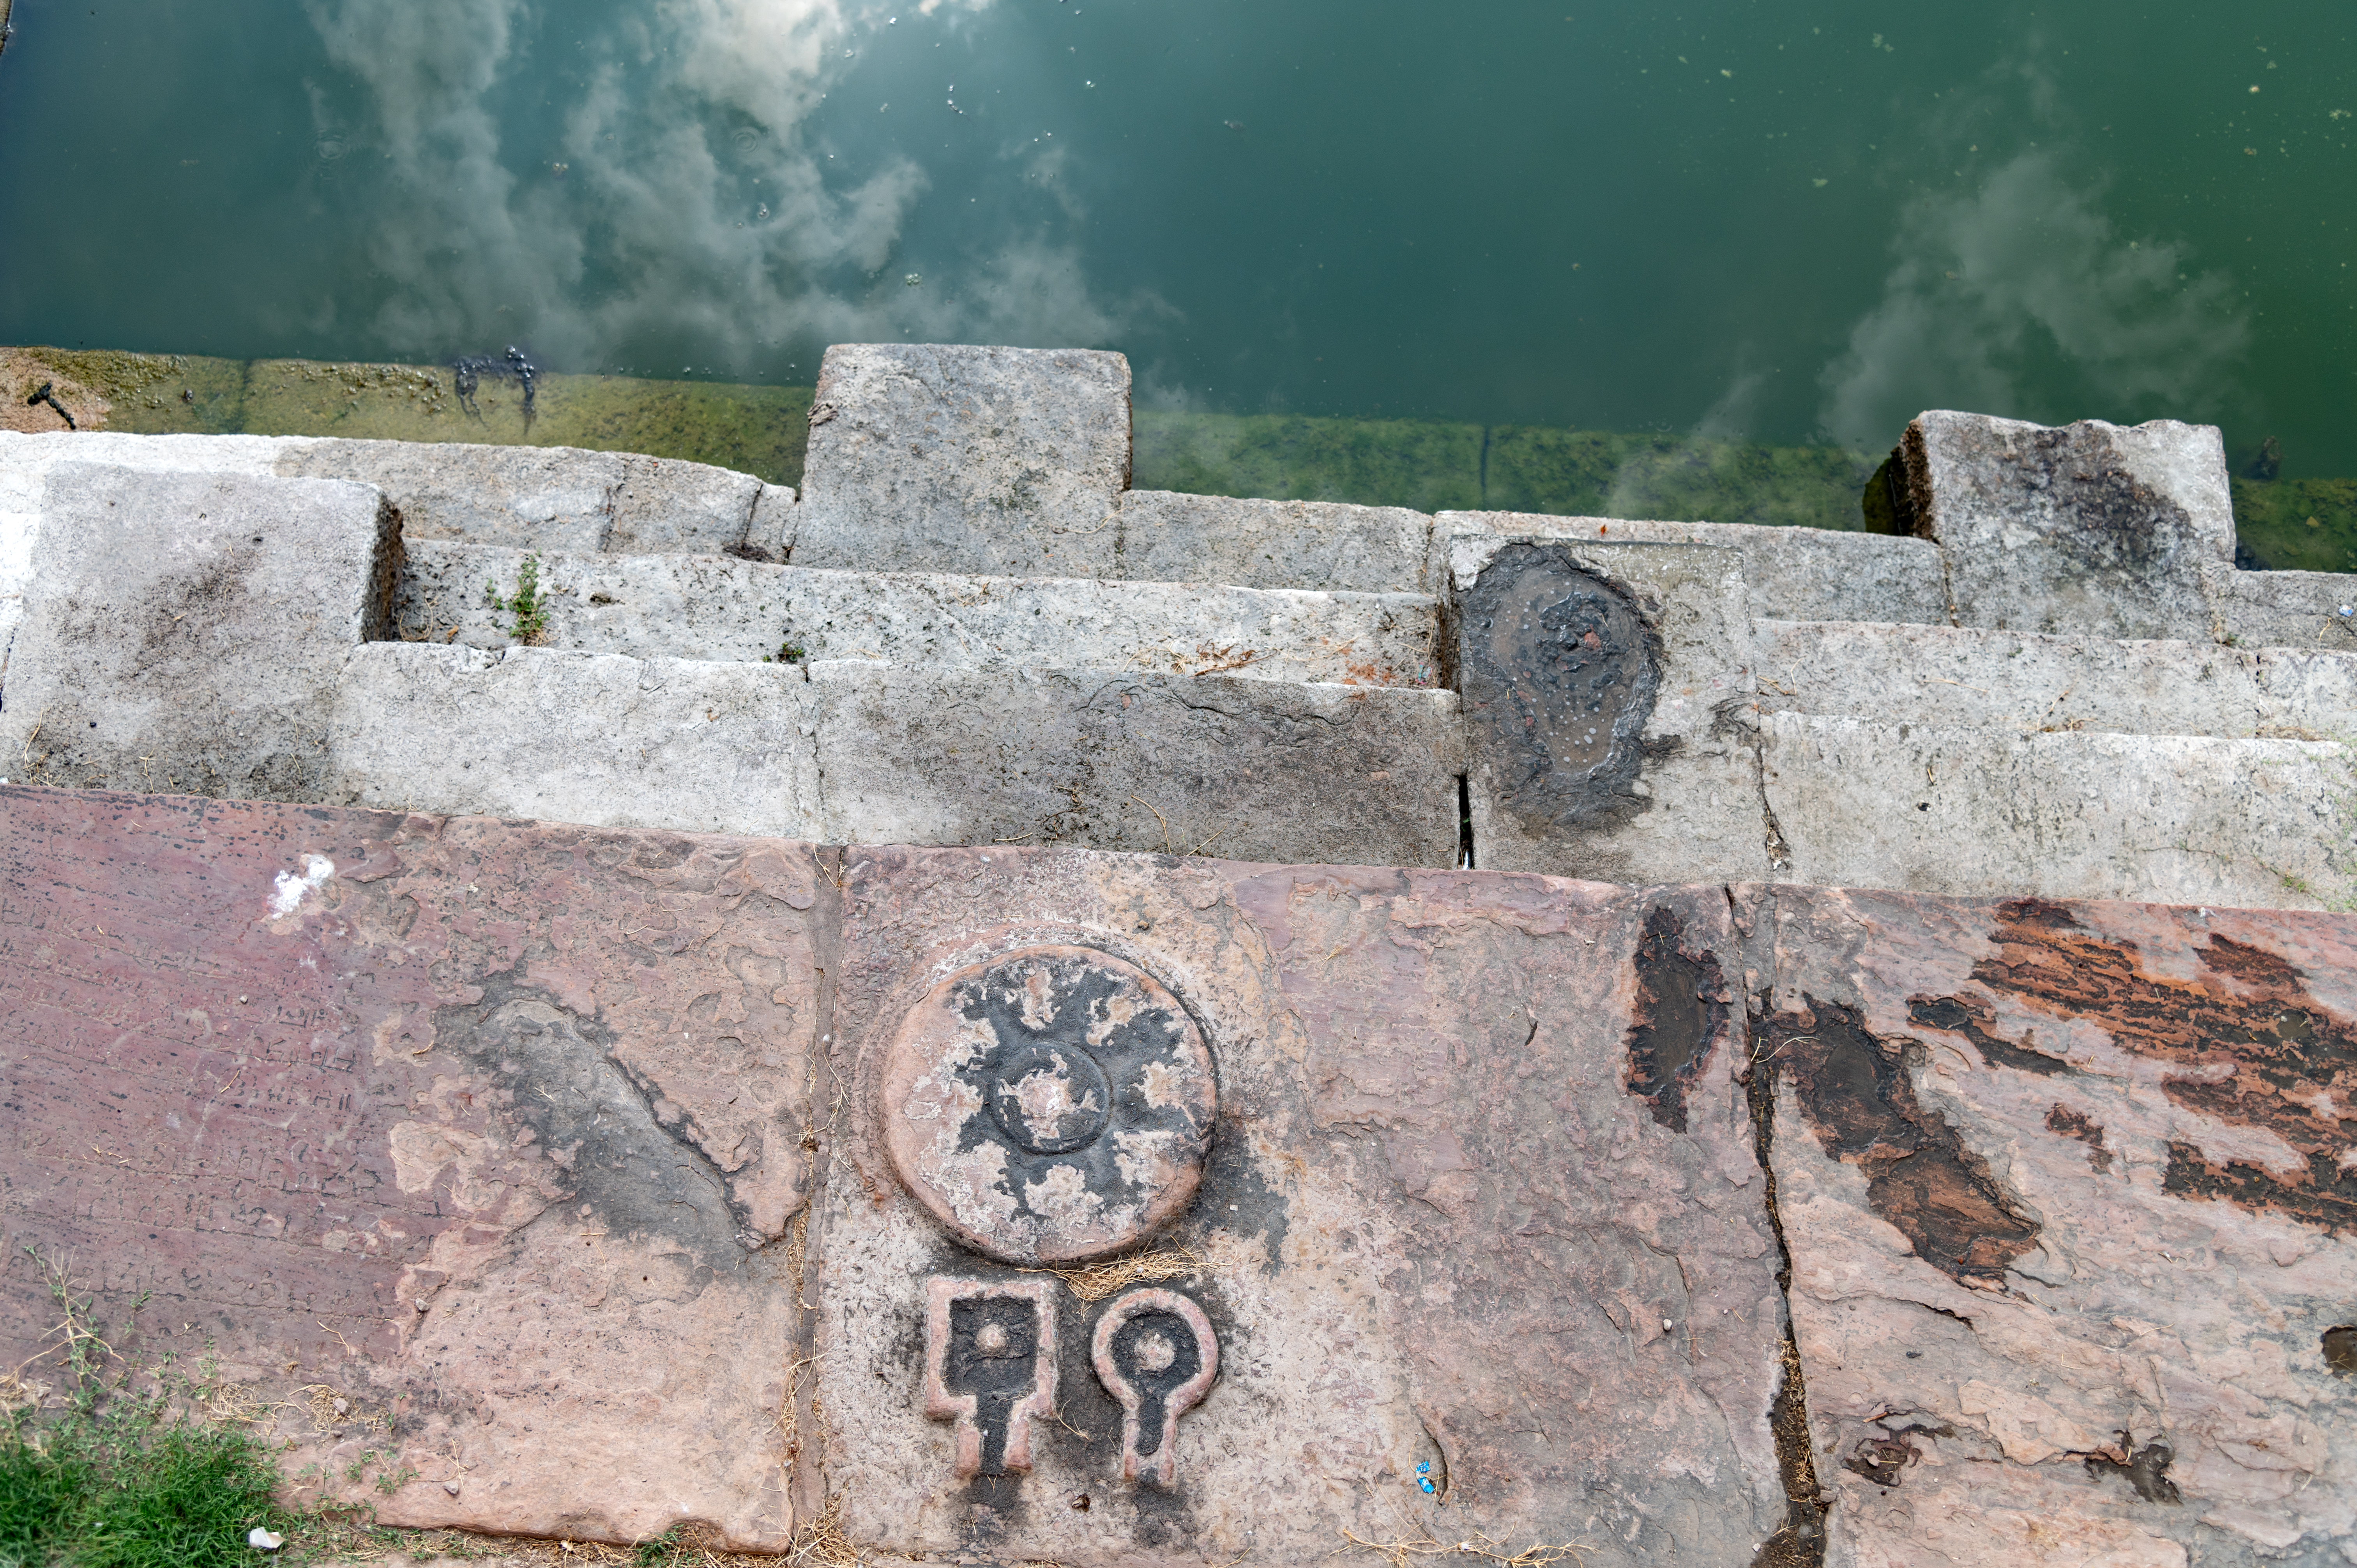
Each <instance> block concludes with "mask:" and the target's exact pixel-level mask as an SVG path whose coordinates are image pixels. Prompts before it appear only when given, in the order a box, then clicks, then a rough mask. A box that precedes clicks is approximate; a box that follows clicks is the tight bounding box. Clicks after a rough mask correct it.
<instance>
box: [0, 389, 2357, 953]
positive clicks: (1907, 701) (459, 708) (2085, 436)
mask: <svg viewBox="0 0 2357 1568" xmlns="http://www.w3.org/2000/svg"><path fill="white" fill-rule="evenodd" d="M1128 443H1129V380H1128V371H1127V366H1126V363H1125V361H1124V360H1122V359H1121V358H1120V357H1119V356H1118V355H1111V354H1101V353H1083V352H1045V351H1033V350H1019V349H963V348H939V347H925V346H909V347H895V346H850V347H838V348H836V349H833V350H831V351H830V352H829V354H828V356H827V360H826V365H825V368H824V371H823V374H822V379H821V381H820V384H819V387H818V392H817V398H816V402H815V403H814V404H813V410H812V413H811V430H810V440H809V449H808V454H807V457H806V463H805V468H804V489H803V491H802V494H800V495H799V496H797V495H796V494H795V493H794V492H793V491H791V490H790V489H784V488H782V487H777V486H769V485H764V484H762V483H761V482H760V481H759V480H757V479H754V478H749V477H748V476H744V475H739V474H733V473H729V472H727V471H726V470H721V469H716V468H710V467H703V466H700V465H696V464H692V463H682V462H676V461H663V460H657V459H653V458H643V457H632V456H618V455H612V454H604V453H592V452H583V451H574V450H570V449H565V448H516V447H469V446H415V445H408V444H404V443H396V442H356V441H341V440H325V439H316V438H298V437H286V438H270V437H259V436H136V435H108V434H95V435H0V643H5V653H0V773H5V776H6V777H9V778H12V779H15V780H16V782H20V783H22V782H27V781H32V782H44V783H55V784H61V785H71V786H76V787H97V786H104V787H111V788H117V789H142V790H158V791H179V792H188V793H197V794H207V795H215V796H221V797H225V798H246V799H277V800H296V801H313V802H322V803H333V804H352V805H362V806H371V807H381V808H395V809H406V810H414V811H426V812H431V813H436V814H441V813H472V814H489V815H502V816H533V817H542V818H549V819H556V820H563V821H569V822H580V823H585V824H592V825H603V826H629V827H645V828H657V829H670V830H679V831H688V830H694V831H721V832H756V833H762V834H770V835H775V836H780V837H787V838H797V839H803V840H811V841H817V842H826V843H911V844H985V845H987V844H997V843H1025V844H1035V845H1036V844H1050V843H1067V844H1078V845H1084V846H1088V847H1093V848H1102V849H1114V850H1131V851H1152V852H1158V853H1168V854H1209V855H1216V856H1219V857H1224V858H1234V859H1243V860H1257V861H1272V862H1291V863H1326V864H1359V865H1400V866H1449V865H1478V866H1480V867H1482V868H1485V869H1499V870H1523V871H1536V872H1544V873H1550V874H1555V875H1572V876H1580V877H1587V878H1592V879H1598V880H1605V881H1615V882H1620V883H1625V884H1663V883H1687V882H1797V883H1804V884H1812V885H1819V886H1878V887H1889V888H1897V889H1905V890H1913V891H1924V892H1937V893H1953V894H1962V895H1996V894H2014V895H2018V894H2034V895H2038V896H2041V897H2110V898H2135V899H2147V900H2162V901H2178V902H2185V903H2202V904H2216V905H2224V906H2236V905H2241V906H2257V907H2293V908H2299V907H2316V906H2319V905H2330V904H2333V903H2336V902H2339V901H2342V900H2345V899H2347V898H2349V897H2351V896H2352V894H2357V844H2352V837H2351V834H2352V823H2357V752H2352V749H2351V747H2350V746H2349V745H2348V743H2347V736H2348V734H2349V730H2350V725H2351V720H2350V717H2349V715H2351V714H2352V712H2357V705H2352V698H2357V631H2352V618H2350V617H2349V616H2346V615H2344V614H2342V613H2341V610H2342V608H2343V607H2344V604H2345V603H2346V600H2347V599H2348V597H2349V596H2351V595H2352V585H2351V580H2350V579H2347V578H2343V577H2339V576H2334V575H2324V574H2313V573H2271V572H2270V573H2263V572H2244V571H2238V570H2236V569H2235V567H2234V565H2233V524H2232V518H2231V515H2230V512H2229V507H2228V499H2227V489H2226V481H2225V471H2224V464H2223V459H2222V452H2221V449H2220V446H2219V442H2218V438H2217V434H2216V432H2215V431H2213V430H2210V429H2207V428H2198V427H2191V426H2186V425H2181V424H2173V423H2169V422H2159V423H2156V424H2147V425H2143V426H2138V427H2135V428H2133V429H2122V428H2118V427H2115V426H2110V425H2105V424H2080V425H2072V426H2069V427H2065V428H2062V429H2044V428H2040V427H2036V426H2030V425H2024V424H2013V423H2010V422H2007V421H2000V420H1994V419H1986V418H1980V417H1977V416H1972V415H1965V414H1955V413H1928V414H1925V415H1924V416H1923V417H1922V418H1921V419H1920V420H1918V421H1917V422H1916V423H1915V424H1913V425H1912V426H1910V429H1909V432H1908V436H1907V440H1906V442H1905V444H1904V446H1903V447H1902V449H1901V452H1900V461H1899V463H1898V465H1897V468H1898V470H1899V471H1900V472H1901V473H1903V475H1904V477H1905V484H1904V486H1903V487H1901V488H1902V489H1903V490H1904V496H1903V498H1901V499H1902V500H1903V505H1901V506H1900V508H1899V509H1898V510H1899V511H1900V515H1901V519H1902V521H1903V522H1904V523H1905V525H1906V526H1908V527H1909V528H1910V530H1911V531H1912V532H1911V533H1910V534H1909V535H1906V536H1895V535H1878V534H1867V533H1844V532H1829V531H1823V530H1815V529H1803V528H1789V529H1780V528H1759V527H1749V526H1744V525H1731V524H1712V523H1707V522H1640V521H1618V520H1599V519H1592V518H1565V517H1543V516H1532V515H1522V514H1512V513H1480V512H1446V511H1444V512H1440V513H1438V514H1437V515H1431V516H1427V515H1426V514H1422V513H1418V512H1414V511H1407V510H1400V509H1396V508H1366V507H1351V506H1341V505H1332V504H1324V503H1309V502H1297V501H1261V500H1244V499H1229V498H1221V497H1205V496H1189V495H1180V494H1174V493H1170V492H1159V491H1135V490H1131V489H1127V482H1128V477H1129V445H1128ZM527 570H529V571H530V572H532V573H533V574H534V575H536V576H537V581H538V585H539V593H540V613H539V616H538V621H539V625H538V626H537V628H529V629H532V633H533V634H532V635H531V636H529V637H527V638H522V639H520V638H519V637H518V636H517V635H516V633H517V631H518V629H519V621H518V618H517V613H516V611H515V609H514V607H513V604H512V601H513V597H514V596H515V594H516V593H517V591H518V588H519V586H520V585H521V584H522V581H523V579H524V576H525V575H526V573H527Z"/></svg>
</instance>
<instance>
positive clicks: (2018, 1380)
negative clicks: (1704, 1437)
mask: <svg viewBox="0 0 2357 1568" xmlns="http://www.w3.org/2000/svg"><path fill="white" fill-rule="evenodd" d="M1742 902H1743V903H1744V904H1745V905H1746V907H1747V911H1748V915H1747V918H1748V919H1749V922H1750V923H1751V924H1752V925H1753V927H1754V929H1755V930H1756V931H1758V932H1759V933H1760V935H1761V936H1762V937H1763V938H1765V937H1766V936H1767V935H1768V934H1769V933H1770V932H1772V943H1773V950H1774V956H1773V964H1774V972H1773V980H1772V994H1771V996H1770V998H1769V1000H1768V1002H1767V1006H1768V1009H1769V1015H1768V1016H1767V1017H1766V1018H1765V1019H1764V1020H1763V1021H1762V1022H1761V1024H1760V1026H1759V1027H1760V1036H1759V1048H1760V1050H1761V1051H1762V1052H1763V1053H1764V1054H1763V1058H1762V1059H1763V1061H1765V1062H1767V1063H1768V1064H1770V1070H1772V1072H1773V1073H1774V1075H1775V1082H1776V1087H1775V1090H1774V1093H1775V1107H1776V1109H1775V1130H1774V1139H1773V1151H1774V1153H1773V1165H1774V1169H1775V1175H1776V1190H1777V1208H1778V1211H1779V1213H1780V1215H1781V1219H1782V1230H1783V1236H1784V1240H1785V1243H1786V1245H1787V1247H1788V1248H1789V1249H1790V1250H1791V1253H1792V1292H1791V1295H1792V1317H1793V1326H1794V1329H1795V1332H1796V1335H1797V1337H1798V1342H1799V1348H1800V1354H1801V1359H1802V1364H1803V1369H1804V1371H1805V1375H1806V1381H1807V1388H1808V1402H1809V1413H1810V1420H1811V1424H1812V1427H1813V1438H1814V1448H1815V1456H1816V1461H1817V1475H1818V1477H1820V1480H1821V1483H1822V1484H1823V1485H1824V1487H1826V1488H1827V1490H1828V1491H1829V1492H1830V1493H1831V1494H1832V1496H1833V1498H1834V1507H1833V1509H1832V1512H1831V1515H1830V1519H1829V1525H1830V1529H1831V1550H1830V1552H1828V1554H1827V1557H1826V1562H1827V1563H1828V1564H1829V1568H1865V1565H1873V1568H1884V1565H1897V1564H1901V1563H1904V1564H1910V1565H1922V1564H1930V1565H1933V1568H1948V1565H1954V1568H1964V1565H1967V1564H1970V1565H1979V1564H1988V1565H1991V1568H1995V1565H1997V1564H2006V1565H2007V1568H2013V1565H2030V1568H2046V1565H2050V1564H2051V1565H2054V1568H2061V1565H2064V1564H2068V1565H2070V1568H2080V1565H2082V1564H2086V1563H2101V1564H2104V1565H2106V1568H2183V1565H2185V1564H2187V1563H2204V1564H2208V1563H2218V1564H2238V1563H2262V1562H2266V1563H2275V1562H2290V1563H2313V1564H2324V1563H2341V1562H2345V1561H2348V1560H2349V1558H2348V1548H2349V1545H2350V1542H2351V1541H2352V1539H2357V1420H2352V1416H2357V1380H2352V1378H2351V1377H2350V1376H2349V1375H2348V1372H2347V1370H2346V1369H2343V1368H2340V1367H2336V1366H2335V1365H2334V1364H2333V1363H2332V1359H2331V1356H2332V1350H2331V1342H2332V1336H2333V1334H2334V1333H2335V1332H2336V1330H2338V1331H2341V1332H2342V1333H2346V1332H2347V1330H2346V1329H2344V1328H2342V1326H2344V1325H2348V1324H2350V1323H2351V1322H2352V1316H2357V1315H2352V1305H2357V1303H2353V1302H2352V1294H2351V1292H2352V1281H2357V1241H2352V1239H2351V1231H2352V1222H2357V1187H2352V1180H2351V1177H2350V1175H2349V1172H2348V1168H2347V1167H2348V1162H2349V1155H2350V1137H2349V1131H2348V1130H2349V1127H2350V1125H2351V1121H2352V1117H2357V1099H2353V1098H2352V1097H2357V1081H2352V1074H2357V922H2353V921H2352V918H2350V917H2347V916H2338V917H2334V916H2316V915H2298V914H2265V915H2261V914H2249V913H2243V912H2237V911H2232V910H2224V909H2208V910H2195V909H2191V908H2175V909H2170V908H2135V907H2129V906H2124V905H2100V904H2072V905H2056V904H2050V903H2042V902H2040V901H2038V900H2035V899H2023V900H2019V901H2016V902H2011V903H1993V902H1990V903H1984V902H1964V901H1951V900H1945V899H1936V898H1923V897H1905V896H1900V895H1878V894H1865V893H1836V892H1818V891H1801V890H1790V889H1780V890H1776V891H1774V892H1772V893H1768V894H1763V895H1754V896H1749V897H1745V898H1744V899H1743V900H1742ZM1755 983H1760V982H1759V981H1757V980H1755ZM1764 988H1765V987H1764V986H1763V989H1764Z"/></svg>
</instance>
